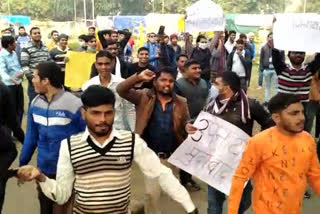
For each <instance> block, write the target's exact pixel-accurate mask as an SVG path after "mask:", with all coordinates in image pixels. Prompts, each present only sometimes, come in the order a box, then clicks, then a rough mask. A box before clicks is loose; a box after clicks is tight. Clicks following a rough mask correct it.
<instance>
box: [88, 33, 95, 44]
mask: <svg viewBox="0 0 320 214" xmlns="http://www.w3.org/2000/svg"><path fill="white" fill-rule="evenodd" d="M86 36H87V39H88V42H89V41H91V40H92V39H96V37H95V36H93V35H86Z"/></svg>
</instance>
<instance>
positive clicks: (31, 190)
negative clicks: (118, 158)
mask: <svg viewBox="0 0 320 214" xmlns="http://www.w3.org/2000/svg"><path fill="white" fill-rule="evenodd" d="M18 147H20V146H18ZM31 164H35V157H34V158H33V160H32V162H31ZM14 165H17V161H16V162H15V163H14ZM132 184H133V185H132V197H133V198H136V199H138V200H141V201H143V199H144V195H143V193H144V185H143V177H142V176H141V173H140V171H139V169H138V168H137V167H136V166H134V169H133V174H132ZM200 185H201V187H202V190H201V191H199V192H196V193H191V197H192V199H193V200H194V202H195V204H196V205H197V206H198V207H199V211H200V213H203V214H204V213H206V208H207V204H206V198H207V196H206V194H207V193H206V185H205V184H204V183H202V182H200ZM35 187H36V185H35V183H33V182H32V183H27V184H24V185H23V186H21V187H18V186H17V184H16V179H11V180H10V181H9V182H8V186H7V195H6V201H5V205H4V210H3V214H39V204H38V200H37V194H36V191H35ZM160 203H161V205H163V206H162V208H163V213H164V214H183V213H184V211H183V209H182V208H181V206H180V205H179V204H177V203H176V202H174V201H173V200H171V199H169V197H167V196H166V195H163V196H162V197H161V200H160ZM225 206H226V204H225ZM225 210H226V209H225ZM319 210H320V200H319V199H318V198H316V196H315V195H313V197H312V198H311V199H309V200H304V209H303V212H302V213H303V214H319ZM226 213H227V212H224V214H226ZM247 214H252V212H251V211H248V212H247Z"/></svg>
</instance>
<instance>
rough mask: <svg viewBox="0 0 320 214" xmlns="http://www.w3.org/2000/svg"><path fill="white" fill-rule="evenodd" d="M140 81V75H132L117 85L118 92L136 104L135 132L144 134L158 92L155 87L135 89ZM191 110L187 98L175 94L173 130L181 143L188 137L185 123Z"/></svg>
mask: <svg viewBox="0 0 320 214" xmlns="http://www.w3.org/2000/svg"><path fill="white" fill-rule="evenodd" d="M138 82H139V79H138V76H137V75H136V74H135V75H132V76H131V77H129V78H128V79H126V80H125V81H123V82H121V83H120V84H119V85H118V86H117V92H118V93H119V95H120V96H121V97H123V98H124V99H126V100H128V101H130V102H132V103H134V104H135V105H136V130H135V132H136V133H137V134H139V135H142V134H143V132H144V130H145V128H146V127H147V125H148V123H149V120H150V117H151V115H152V112H153V109H154V104H155V102H156V94H155V91H154V90H153V89H141V90H135V89H133V87H134V85H135V84H136V83H138ZM189 117H190V116H189V111H188V105H187V100H186V99H185V98H183V97H181V96H179V95H176V94H174V95H173V131H174V133H175V135H176V138H177V142H178V143H179V144H181V143H182V142H183V141H184V140H185V138H186V137H187V133H186V131H185V125H186V123H187V121H188V120H189Z"/></svg>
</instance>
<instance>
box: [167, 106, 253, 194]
mask: <svg viewBox="0 0 320 214" xmlns="http://www.w3.org/2000/svg"><path fill="white" fill-rule="evenodd" d="M194 126H195V127H197V128H198V131H197V132H196V133H195V134H193V135H189V136H188V138H187V139H186V140H185V141H184V142H183V143H182V144H181V146H179V148H178V149H177V150H176V151H175V152H174V153H173V154H172V155H171V157H170V158H169V162H170V163H172V164H173V165H175V166H177V167H178V168H180V169H183V170H184V171H187V172H189V173H190V174H192V175H194V176H196V177H198V178H199V179H201V180H202V181H204V182H206V183H207V184H209V185H210V186H212V187H214V188H216V189H217V190H219V191H221V192H223V193H225V194H226V195H229V193H230V189H231V182H232V176H233V174H234V172H235V169H236V168H237V166H238V165H239V162H240V160H241V158H242V153H243V151H244V149H245V146H246V142H247V140H248V138H249V136H248V135H247V134H246V133H245V132H243V131H242V130H241V129H239V128H238V127H236V126H234V125H233V124H231V123H228V122H227V121H225V120H222V119H220V118H218V117H216V116H213V115H212V114H209V113H207V112H201V113H200V114H199V116H198V118H197V120H196V121H195V123H194Z"/></svg>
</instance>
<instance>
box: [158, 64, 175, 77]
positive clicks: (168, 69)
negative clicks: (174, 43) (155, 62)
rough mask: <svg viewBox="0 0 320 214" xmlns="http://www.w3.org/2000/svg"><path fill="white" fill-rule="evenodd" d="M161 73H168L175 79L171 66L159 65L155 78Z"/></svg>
mask: <svg viewBox="0 0 320 214" xmlns="http://www.w3.org/2000/svg"><path fill="white" fill-rule="evenodd" d="M163 73H165V74H170V75H171V76H172V77H173V79H175V77H174V70H173V69H172V68H171V67H168V66H163V67H160V68H159V70H158V71H157V72H156V77H155V79H156V80H157V79H158V78H159V77H160V76H161V74H163Z"/></svg>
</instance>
